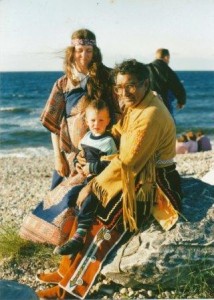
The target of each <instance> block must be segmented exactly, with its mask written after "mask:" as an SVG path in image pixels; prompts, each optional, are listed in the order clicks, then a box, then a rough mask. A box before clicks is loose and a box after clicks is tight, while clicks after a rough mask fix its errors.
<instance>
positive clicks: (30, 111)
mask: <svg viewBox="0 0 214 300" xmlns="http://www.w3.org/2000/svg"><path fill="white" fill-rule="evenodd" d="M176 73H177V75H178V76H179V78H180V80H181V82H182V83H183V85H184V87H185V89H186V92H187V103H186V105H185V107H184V109H182V110H179V111H176V109H174V116H175V120H176V130H177V135H180V134H182V133H184V132H186V131H190V130H192V131H197V130H199V129H202V130H203V131H204V132H205V134H206V135H207V136H208V137H209V138H210V139H211V142H212V145H214V110H213V104H212V103H213V100H214V89H213V82H214V71H210V70H207V71H188V70H186V71H176ZM62 75H63V72H62V71H15V72H12V71H5V72H0V157H8V156H17V157H31V156H44V155H49V154H52V144H51V137H50V132H49V131H48V130H47V129H46V128H44V127H43V126H42V124H41V122H40V115H41V112H42V110H43V108H44V106H45V104H46V101H47V99H48V97H49V94H50V92H51V89H52V87H53V85H54V82H55V81H56V80H57V79H58V78H59V77H60V76H62ZM173 105H174V107H175V106H176V100H175V101H174V103H173Z"/></svg>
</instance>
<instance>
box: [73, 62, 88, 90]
mask: <svg viewBox="0 0 214 300" xmlns="http://www.w3.org/2000/svg"><path fill="white" fill-rule="evenodd" d="M88 77H89V72H88V73H87V74H84V73H82V72H79V71H78V70H77V68H76V67H75V65H72V79H73V80H74V81H75V82H78V83H79V84H80V86H81V87H82V88H85V86H86V83H87V80H88Z"/></svg>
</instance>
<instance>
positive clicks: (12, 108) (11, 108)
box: [0, 106, 32, 113]
mask: <svg viewBox="0 0 214 300" xmlns="http://www.w3.org/2000/svg"><path fill="white" fill-rule="evenodd" d="M0 111H2V112H13V113H14V112H15V113H20V112H21V113H22V112H27V113H29V112H31V111H32V109H30V108H23V107H15V106H9V107H0Z"/></svg>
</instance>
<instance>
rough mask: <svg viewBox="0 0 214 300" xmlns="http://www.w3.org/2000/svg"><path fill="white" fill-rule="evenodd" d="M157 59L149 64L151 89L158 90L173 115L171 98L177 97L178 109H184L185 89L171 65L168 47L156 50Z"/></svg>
mask: <svg viewBox="0 0 214 300" xmlns="http://www.w3.org/2000/svg"><path fill="white" fill-rule="evenodd" d="M155 56H156V59H155V60H154V61H153V62H152V63H150V64H148V69H149V73H150V82H151V90H153V91H156V92H157V93H158V94H159V95H160V96H161V97H162V99H163V102H164V103H165V105H166V107H167V108H168V110H169V111H170V113H171V114H172V115H173V110H172V105H171V99H172V97H169V95H173V96H174V97H175V98H176V99H177V109H182V108H183V107H184V105H185V103H186V92H185V89H184V87H183V85H182V83H181V81H180V79H179V78H178V76H177V75H176V73H175V72H174V71H173V70H172V69H171V68H170V67H169V61H170V54H169V50H168V49H163V48H160V49H158V50H157V51H156V55H155Z"/></svg>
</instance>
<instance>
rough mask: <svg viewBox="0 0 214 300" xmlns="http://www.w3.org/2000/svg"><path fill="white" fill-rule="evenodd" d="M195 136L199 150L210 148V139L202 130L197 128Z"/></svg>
mask: <svg viewBox="0 0 214 300" xmlns="http://www.w3.org/2000/svg"><path fill="white" fill-rule="evenodd" d="M196 136H197V142H198V151H199V152H201V151H209V150H212V145H211V143H210V139H209V138H208V137H207V136H206V135H204V132H203V131H202V130H199V131H198V132H197V133H196Z"/></svg>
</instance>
